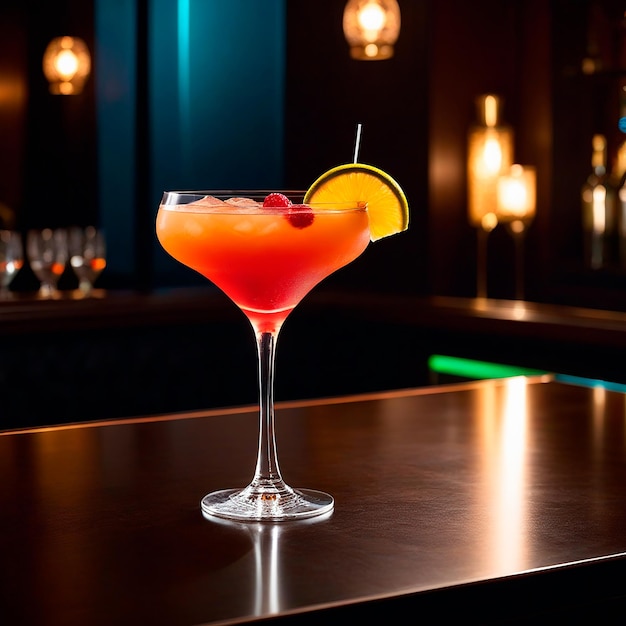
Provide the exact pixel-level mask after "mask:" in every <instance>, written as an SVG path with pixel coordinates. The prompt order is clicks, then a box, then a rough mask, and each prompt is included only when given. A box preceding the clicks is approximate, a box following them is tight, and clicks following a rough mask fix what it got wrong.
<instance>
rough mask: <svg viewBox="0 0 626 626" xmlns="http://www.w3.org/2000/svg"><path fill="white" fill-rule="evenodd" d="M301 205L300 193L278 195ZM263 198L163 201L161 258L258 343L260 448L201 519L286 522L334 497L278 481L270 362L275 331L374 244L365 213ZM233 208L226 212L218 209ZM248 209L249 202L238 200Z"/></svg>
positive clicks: (208, 499)
mask: <svg viewBox="0 0 626 626" xmlns="http://www.w3.org/2000/svg"><path fill="white" fill-rule="evenodd" d="M280 193H282V194H284V195H286V196H287V197H289V198H290V200H291V201H292V202H294V204H295V203H298V202H301V200H302V193H301V192H300V193H299V196H298V194H296V193H294V192H284V191H283V192H280ZM267 195H268V192H252V191H229V192H219V191H206V192H205V191H198V192H165V193H164V194H163V198H162V202H161V205H160V207H159V211H158V215H157V222H156V231H157V236H158V239H159V241H160V243H161V245H162V246H163V248H164V249H165V250H166V251H167V252H168V253H169V254H170V255H171V256H172V257H174V258H175V259H177V260H178V261H180V262H181V263H183V264H184V265H186V266H188V267H190V268H192V269H194V270H196V271H197V272H199V273H200V274H202V275H203V276H205V277H206V278H207V279H208V280H210V281H211V282H212V283H214V284H215V285H216V286H217V287H219V288H220V289H221V290H222V291H223V292H224V293H225V294H226V295H227V296H228V297H229V298H230V299H231V300H232V301H233V302H234V303H235V304H236V305H237V306H238V307H239V308H240V309H241V311H242V312H243V313H244V314H245V315H246V317H247V318H248V320H249V322H250V324H251V325H252V329H253V331H254V334H255V336H256V341H257V348H258V350H257V353H258V372H259V441H258V453H257V461H256V469H255V472H254V477H253V479H252V481H251V483H250V484H249V485H248V486H247V487H245V488H239V489H223V490H220V491H216V492H213V493H209V494H208V495H206V496H205V497H204V498H203V499H202V502H201V507H202V511H203V512H204V513H205V514H206V515H210V516H217V517H220V518H226V519H235V520H244V521H258V520H261V521H262V520H272V521H284V520H291V519H302V518H308V517H313V516H316V515H322V514H324V513H328V512H329V511H332V509H333V506H334V499H333V497H332V496H331V495H329V494H327V493H324V492H321V491H317V490H313V489H293V488H292V487H290V486H289V485H287V484H286V483H285V481H284V480H283V478H282V475H281V471H280V468H279V464H278V454H277V448H276V440H275V430H274V429H275V423H274V391H273V382H274V357H275V348H276V341H277V338H278V334H279V332H280V329H281V327H282V325H283V323H284V322H285V320H286V319H287V316H288V315H289V314H290V313H291V311H293V309H294V308H295V306H296V305H297V304H298V303H299V302H300V301H301V300H302V298H304V296H306V294H307V293H308V292H309V291H310V290H311V289H312V288H313V287H314V286H315V285H317V284H318V283H319V282H320V281H322V280H323V279H324V278H326V277H327V276H329V275H330V274H332V273H333V272H334V271H336V270H338V269H339V268H340V267H343V266H345V265H347V264H348V263H350V262H351V261H353V260H354V259H356V258H357V257H358V256H359V255H360V254H361V253H362V252H363V251H364V250H365V248H366V247H367V245H368V243H369V241H370V231H369V220H368V215H367V209H366V207H364V206H363V205H361V206H358V205H357V203H350V204H342V205H338V204H334V205H319V204H310V205H307V206H308V208H302V207H301V206H300V207H298V206H294V207H292V208H289V209H286V208H280V207H277V208H269V207H264V206H262V204H263V201H264V199H265V198H266V197H267ZM232 198H235V199H236V200H234V201H232V204H225V203H224V200H229V199H232ZM244 199H245V200H244Z"/></svg>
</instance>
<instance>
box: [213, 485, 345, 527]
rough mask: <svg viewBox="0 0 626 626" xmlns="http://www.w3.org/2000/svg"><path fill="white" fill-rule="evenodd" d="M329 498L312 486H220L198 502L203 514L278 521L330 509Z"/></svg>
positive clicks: (332, 501) (332, 505) (317, 513)
mask: <svg viewBox="0 0 626 626" xmlns="http://www.w3.org/2000/svg"><path fill="white" fill-rule="evenodd" d="M334 505H335V501H334V499H333V497H332V496H331V495H329V494H327V493H324V492H323V491H315V490H313V489H291V488H289V487H288V488H286V489H284V490H280V491H269V492H268V491H262V490H253V489H251V488H250V487H247V488H245V489H223V490H221V491H214V492H213V493H209V494H208V495H206V496H204V498H202V501H201V506H202V512H203V513H204V514H205V515H209V516H216V517H221V518H224V519H233V520H240V521H255V522H258V521H270V522H281V521H288V520H295V519H306V518H308V517H315V516H317V515H323V514H324V513H329V512H330V511H332V510H333V507H334Z"/></svg>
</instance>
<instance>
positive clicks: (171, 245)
mask: <svg viewBox="0 0 626 626" xmlns="http://www.w3.org/2000/svg"><path fill="white" fill-rule="evenodd" d="M156 230H157V236H158V238H159V241H160V243H161V245H162V246H163V248H164V249H165V250H166V251H167V252H168V253H169V254H170V255H171V256H172V257H174V258H175V259H177V260H178V261H180V262H181V263H183V264H184V265H186V266H188V267H190V268H192V269H194V270H196V271H198V272H200V274H202V275H203V276H205V277H206V278H207V279H208V280H210V281H211V282H213V283H214V284H215V285H217V286H218V287H219V288H220V289H221V290H222V291H223V292H224V293H226V294H227V295H228V296H229V297H230V298H231V300H233V302H235V304H237V306H239V308H240V309H242V311H243V312H244V313H245V314H246V315H247V316H248V318H249V319H250V320H251V321H252V323H253V324H254V325H256V326H257V327H258V328H261V329H262V330H268V329H272V328H276V327H277V326H279V325H280V323H282V321H284V319H285V318H286V317H287V315H288V314H289V313H290V312H291V310H292V309H293V308H294V307H295V306H296V305H297V304H298V302H300V300H302V298H304V296H305V295H306V294H307V293H308V292H309V291H310V290H311V289H312V288H313V287H314V286H315V285H316V284H318V283H319V282H320V281H321V280H323V279H324V278H326V277H327V276H329V275H330V274H332V273H333V272H334V271H335V270H337V269H339V268H340V267H343V266H344V265H347V264H348V263H350V262H351V261H353V260H354V259H356V258H357V257H358V256H359V255H360V254H361V253H362V252H363V251H364V250H365V248H366V247H367V244H368V243H369V240H370V232H369V223H368V217H367V212H366V210H363V209H354V210H341V211H317V212H316V213H315V217H314V220H313V223H312V224H311V225H310V226H307V227H306V228H301V229H299V228H295V227H294V226H292V225H291V223H290V222H289V221H288V219H287V218H286V217H285V215H284V213H281V212H276V211H272V210H268V209H259V210H258V211H256V212H254V213H247V214H241V213H234V212H233V213H219V212H210V211H208V210H205V211H202V210H197V207H195V210H185V205H179V206H171V205H168V206H161V207H160V209H159V213H158V215H157V226H156Z"/></svg>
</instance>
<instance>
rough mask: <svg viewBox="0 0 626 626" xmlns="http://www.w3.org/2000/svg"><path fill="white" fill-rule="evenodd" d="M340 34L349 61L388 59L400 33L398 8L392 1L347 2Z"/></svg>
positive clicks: (351, 0) (362, 0)
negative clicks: (348, 55)
mask: <svg viewBox="0 0 626 626" xmlns="http://www.w3.org/2000/svg"><path fill="white" fill-rule="evenodd" d="M343 32H344V35H345V37H346V40H347V41H348V44H349V45H350V56H351V57H352V58H353V59H358V60H359V61H382V60H384V59H390V58H391V57H392V56H393V46H394V44H395V43H396V41H397V40H398V36H399V34H400V7H399V6H398V3H397V2H396V0H349V1H348V3H347V4H346V6H345V9H344V10H343Z"/></svg>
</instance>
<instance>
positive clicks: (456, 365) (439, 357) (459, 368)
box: [428, 354, 548, 380]
mask: <svg viewBox="0 0 626 626" xmlns="http://www.w3.org/2000/svg"><path fill="white" fill-rule="evenodd" d="M428 367H429V368H430V370H431V371H433V372H437V373H439V374H450V375H452V376H461V377H463V378H474V379H478V380H480V379H485V378H510V377H511V376H541V375H543V374H547V373H548V372H546V371H544V370H536V369H531V368H527V367H517V366H515V365H503V364H501V363H490V362H488V361H476V360H475V359H464V358H461V357H456V356H446V355H443V354H433V355H431V356H430V357H429V358H428Z"/></svg>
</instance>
